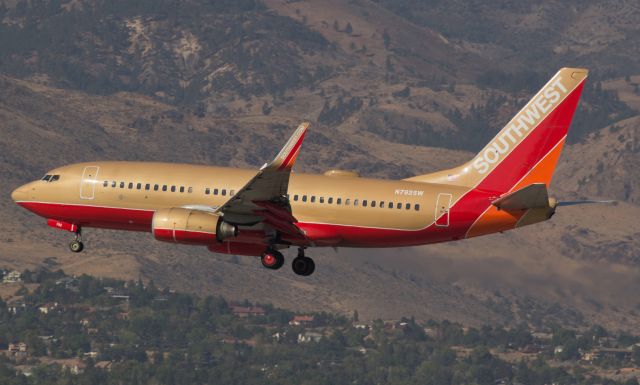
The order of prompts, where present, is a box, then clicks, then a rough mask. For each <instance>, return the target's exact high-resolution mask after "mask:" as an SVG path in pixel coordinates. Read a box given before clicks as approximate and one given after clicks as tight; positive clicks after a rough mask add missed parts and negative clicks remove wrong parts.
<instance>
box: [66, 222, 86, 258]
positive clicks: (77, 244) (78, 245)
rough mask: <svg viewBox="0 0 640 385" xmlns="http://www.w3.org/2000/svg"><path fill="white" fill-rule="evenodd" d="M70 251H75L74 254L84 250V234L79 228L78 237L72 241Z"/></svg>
mask: <svg viewBox="0 0 640 385" xmlns="http://www.w3.org/2000/svg"><path fill="white" fill-rule="evenodd" d="M69 250H71V251H73V252H74V253H79V252H81V251H82V250H84V243H82V232H81V231H80V228H79V227H78V231H76V237H75V238H74V239H73V241H71V243H69Z"/></svg>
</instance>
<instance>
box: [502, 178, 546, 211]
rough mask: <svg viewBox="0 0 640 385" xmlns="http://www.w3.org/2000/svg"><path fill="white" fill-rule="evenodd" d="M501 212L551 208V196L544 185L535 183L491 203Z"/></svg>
mask: <svg viewBox="0 0 640 385" xmlns="http://www.w3.org/2000/svg"><path fill="white" fill-rule="evenodd" d="M491 204H492V205H494V206H496V207H497V208H498V209H500V210H507V211H509V210H526V209H533V208H536V207H549V194H548V193H547V186H546V185H545V184H544V183H533V184H530V185H528V186H526V187H523V188H521V189H520V190H517V191H514V192H512V193H509V194H506V195H503V196H501V197H500V198H498V199H496V200H495V201H493V202H491Z"/></svg>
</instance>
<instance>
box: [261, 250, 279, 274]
mask: <svg viewBox="0 0 640 385" xmlns="http://www.w3.org/2000/svg"><path fill="white" fill-rule="evenodd" d="M260 262H262V266H264V267H266V268H267V269H271V270H278V269H279V268H281V267H282V265H284V255H282V253H281V252H279V251H276V250H267V251H265V253H264V254H262V257H260Z"/></svg>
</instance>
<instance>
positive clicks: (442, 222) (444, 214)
mask: <svg viewBox="0 0 640 385" xmlns="http://www.w3.org/2000/svg"><path fill="white" fill-rule="evenodd" d="M450 207H451V194H447V193H440V194H438V200H437V201H436V218H435V221H436V226H438V227H449V208H450Z"/></svg>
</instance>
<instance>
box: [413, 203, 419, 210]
mask: <svg viewBox="0 0 640 385" xmlns="http://www.w3.org/2000/svg"><path fill="white" fill-rule="evenodd" d="M414 208H415V209H416V211H420V205H419V204H417V203H416V205H415V206H414Z"/></svg>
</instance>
